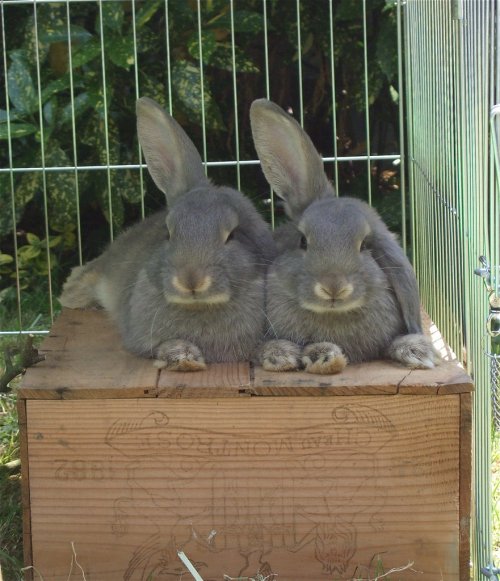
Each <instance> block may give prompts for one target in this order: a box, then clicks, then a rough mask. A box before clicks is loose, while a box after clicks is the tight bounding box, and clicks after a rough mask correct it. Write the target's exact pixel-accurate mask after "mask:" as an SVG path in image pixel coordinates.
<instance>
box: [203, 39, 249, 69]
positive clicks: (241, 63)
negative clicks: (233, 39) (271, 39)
mask: <svg viewBox="0 0 500 581" xmlns="http://www.w3.org/2000/svg"><path fill="white" fill-rule="evenodd" d="M207 62H208V64H210V65H211V66H213V67H216V68H218V69H223V70H225V71H232V70H233V52H232V48H231V45H229V44H219V45H218V47H217V50H216V51H215V52H214V53H213V54H212V55H210V57H209V58H208V59H207ZM234 68H235V69H236V72H238V73H258V72H259V68H258V67H257V65H255V64H254V63H253V62H252V61H251V60H250V59H249V58H248V57H247V56H246V55H245V53H244V52H243V51H242V50H241V49H240V48H239V47H237V46H236V47H235V56H234Z"/></svg>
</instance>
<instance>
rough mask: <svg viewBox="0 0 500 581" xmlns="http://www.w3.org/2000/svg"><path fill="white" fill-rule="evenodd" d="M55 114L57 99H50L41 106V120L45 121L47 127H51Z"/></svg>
mask: <svg viewBox="0 0 500 581" xmlns="http://www.w3.org/2000/svg"><path fill="white" fill-rule="evenodd" d="M56 113H57V97H52V99H50V101H47V102H46V103H45V105H44V106H43V118H44V119H45V121H46V123H47V125H49V126H51V127H53V126H54V124H55V121H56Z"/></svg>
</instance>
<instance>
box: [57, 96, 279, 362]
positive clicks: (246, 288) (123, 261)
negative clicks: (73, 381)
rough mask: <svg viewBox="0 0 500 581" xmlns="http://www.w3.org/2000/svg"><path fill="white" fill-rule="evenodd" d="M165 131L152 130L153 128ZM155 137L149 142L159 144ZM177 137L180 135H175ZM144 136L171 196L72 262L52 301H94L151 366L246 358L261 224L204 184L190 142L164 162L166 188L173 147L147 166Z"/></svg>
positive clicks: (258, 330)
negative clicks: (97, 252) (87, 258)
mask: <svg viewBox="0 0 500 581" xmlns="http://www.w3.org/2000/svg"><path fill="white" fill-rule="evenodd" d="M145 106H146V108H147V109H146V112H145V114H146V115H150V116H152V117H153V121H154V120H155V119H154V118H155V117H156V121H158V120H159V121H160V123H161V122H163V121H164V119H166V120H167V121H168V122H169V128H168V129H170V131H172V130H174V131H177V132H178V131H182V130H180V128H179V127H178V126H176V124H175V123H174V124H172V122H173V119H171V118H168V117H166V116H165V114H164V113H163V112H162V111H161V110H160V111H161V112H159V111H158V110H159V108H158V107H157V106H156V105H155V104H153V105H151V102H150V101H149V100H147V102H146V104H145ZM164 116H165V117H164ZM148 125H149V123H148ZM166 129H167V128H166V127H163V128H161V127H160V130H162V133H164V132H165V131H166ZM148 131H154V129H153V128H151V127H148ZM148 135H149V134H148ZM161 138H163V136H162V137H161ZM159 139H160V138H157V139H156V140H153V141H154V143H153V145H152V147H156V148H158V149H160V150H161V149H162V143H161V142H159ZM180 139H183V140H184V141H185V140H186V139H188V138H187V136H185V134H184V133H181V134H180V136H179V135H177V141H179V140H180ZM144 140H146V142H147V143H146V147H145V154H146V159H147V161H148V167H149V169H150V171H151V173H152V175H153V177H154V178H156V179H155V181H156V182H157V184H158V183H159V184H160V187H162V189H164V191H168V192H169V193H172V196H173V197H172V199H171V200H169V208H168V211H162V212H159V213H157V214H154V215H153V216H150V217H148V218H146V219H145V220H144V221H142V222H140V223H138V224H136V225H135V226H133V227H131V228H130V229H129V230H127V231H125V232H124V233H123V234H122V235H120V236H119V237H118V238H117V239H116V240H115V241H113V242H112V243H111V244H110V245H109V247H108V248H107V250H106V251H105V252H104V253H103V254H102V255H101V256H99V257H98V258H96V259H95V260H93V261H91V262H89V263H88V264H87V265H85V266H83V267H77V268H76V269H74V270H73V272H72V274H71V275H70V277H69V279H68V281H67V282H66V283H65V285H64V288H63V293H62V296H61V303H62V304H63V305H64V306H67V307H71V308H75V307H87V306H92V305H100V306H102V307H103V308H104V309H106V311H108V312H109V314H110V316H111V317H112V318H113V320H114V321H115V322H116V324H117V326H118V327H119V329H120V332H121V335H122V339H123V343H124V345H125V347H126V348H127V349H129V350H130V351H132V352H133V353H135V354H137V355H140V356H145V357H152V358H154V359H156V360H157V361H158V365H159V366H166V367H168V368H170V369H176V370H196V369H203V368H204V367H205V362H219V361H238V360H244V359H248V358H250V357H251V356H252V354H253V353H254V350H255V348H256V347H257V345H258V343H259V341H260V340H261V339H262V334H263V330H264V321H265V315H264V277H265V271H266V267H267V264H268V263H269V262H270V261H271V260H272V258H273V257H274V255H275V250H274V242H273V239H272V235H271V233H270V231H269V228H268V226H267V224H266V223H265V221H264V220H263V219H262V218H261V217H260V215H259V214H258V212H257V211H256V210H255V208H254V207H253V205H252V204H251V202H250V201H249V200H248V199H246V198H245V197H244V196H243V194H241V193H240V192H238V191H236V190H232V189H231V188H224V187H216V186H213V185H212V184H211V183H210V182H209V180H208V179H207V178H206V177H205V175H204V172H203V167H202V164H201V160H200V159H199V156H198V154H197V152H196V153H193V151H192V150H193V149H194V146H193V145H192V144H190V145H184V147H185V148H190V149H191V151H190V152H189V158H190V159H189V160H188V161H189V163H185V161H186V160H179V161H181V162H182V164H184V165H182V164H181V163H177V162H175V160H174V164H173V165H174V166H175V167H176V169H174V170H173V174H174V176H177V178H178V174H179V172H181V178H180V181H181V182H182V184H181V187H180V191H178V192H177V193H178V194H179V195H178V196H174V194H175V187H174V188H171V187H169V185H170V182H169V183H168V184H165V183H164V182H165V181H167V180H166V178H165V179H164V177H165V176H166V175H167V174H168V176H170V173H169V172H171V171H172V170H171V165H172V164H170V157H169V156H170V155H174V156H176V155H178V153H177V152H176V151H174V152H173V153H172V152H170V149H172V148H171V146H170V145H168V146H164V147H163V150H164V151H163V152H162V151H160V153H161V154H162V155H163V156H165V157H166V159H167V161H168V164H170V165H169V166H168V168H167V169H161V170H157V169H155V168H156V167H157V166H156V165H155V164H157V159H156V158H155V157H154V155H153V154H152V153H151V151H148V144H149V138H148V137H144V136H143V137H142V141H141V144H142V145H143V147H144ZM189 143H190V142H189ZM175 145H177V146H178V144H175ZM181 149H182V147H181ZM167 150H168V152H167ZM154 152H156V149H153V153H154ZM166 152H167V153H166ZM181 153H182V151H181ZM184 157H186V155H185V156H184ZM193 163H196V167H195V168H194V169H195V171H194V172H193V173H194V183H193V184H192V185H190V184H189V181H190V180H191V179H193V175H192V173H191V166H192V164H193ZM164 165H165V166H166V165H167V164H164ZM200 169H201V171H200ZM176 172H177V173H176ZM169 179H170V177H169ZM178 181H179V179H178ZM186 184H187V185H186ZM174 186H175V184H174ZM172 190H173V191H172ZM167 198H168V194H167Z"/></svg>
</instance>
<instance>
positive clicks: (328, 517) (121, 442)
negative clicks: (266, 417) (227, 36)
mask: <svg viewBox="0 0 500 581" xmlns="http://www.w3.org/2000/svg"><path fill="white" fill-rule="evenodd" d="M327 413H328V417H326V419H325V421H324V422H321V423H315V424H314V425H308V426H307V427H294V426H293V425H292V424H293V420H291V421H290V424H291V425H290V427H289V428H286V429H279V430H276V429H273V426H272V425H269V426H267V427H266V429H262V426H261V424H260V427H259V429H258V430H256V431H255V432H254V431H252V429H249V427H248V426H249V424H250V422H249V420H248V418H245V421H244V422H240V421H239V418H237V417H235V418H234V428H233V429H229V428H227V427H226V428H225V429H221V430H220V431H219V430H207V429H203V428H202V427H197V426H196V425H190V422H189V421H186V420H185V419H183V420H179V419H177V418H174V417H169V416H168V415H166V414H165V413H163V412H160V411H154V412H151V413H149V414H147V415H145V416H144V417H141V418H138V419H135V420H133V421H131V420H129V419H119V420H117V421H116V422H114V423H113V424H112V426H111V427H110V428H109V430H108V432H107V435H106V444H107V445H108V446H110V447H111V448H113V449H114V450H115V451H116V452H118V453H119V454H120V455H121V457H122V458H123V459H124V460H125V465H126V471H127V483H128V487H129V492H128V494H127V495H126V496H123V497H120V498H117V499H116V500H115V502H114V522H113V525H112V527H113V533H114V535H115V536H116V537H125V536H126V535H128V534H130V533H131V531H132V528H133V527H134V523H137V522H141V521H140V519H141V518H142V520H143V521H144V518H146V519H147V521H148V524H149V525H151V533H150V534H149V530H148V534H149V536H148V540H147V542H145V543H144V544H142V545H141V546H140V547H138V548H137V549H136V550H135V551H134V553H133V555H132V556H131V558H130V561H129V564H128V569H127V571H126V573H125V575H124V579H125V580H134V581H135V580H137V581H138V580H140V581H146V579H148V577H149V576H150V575H153V578H170V575H172V578H174V576H175V575H179V574H180V572H182V571H183V568H182V566H181V565H179V559H178V558H177V551H178V550H184V551H185V552H186V554H189V555H196V554H202V555H203V559H202V560H198V561H197V562H196V567H197V568H198V570H200V574H203V569H204V568H205V567H207V568H208V570H210V566H209V557H210V555H214V554H215V553H220V552H223V551H226V552H231V553H232V554H233V557H232V561H233V562H234V554H236V555H237V557H238V559H239V564H238V567H239V570H238V571H236V572H234V571H232V572H229V571H228V574H229V573H230V574H231V575H233V576H244V575H246V576H254V575H255V574H256V572H260V574H261V575H263V576H264V577H266V578H269V579H272V578H273V574H279V571H278V570H277V569H278V567H276V570H274V569H273V567H272V566H271V561H272V560H273V554H277V553H280V554H281V555H283V554H285V555H286V554H288V555H289V556H291V555H292V554H297V553H300V552H302V551H307V550H308V551H309V552H312V554H313V556H314V558H315V560H316V561H317V562H318V568H319V570H318V572H320V573H324V574H328V575H332V574H337V575H344V574H345V573H346V572H347V570H348V569H349V566H350V565H351V564H352V559H353V556H354V555H355V553H356V551H357V537H358V529H359V527H360V526H362V527H363V531H364V532H369V531H371V532H372V533H376V531H377V530H381V529H382V522H381V521H380V520H378V518H377V515H378V514H379V513H380V511H381V510H382V508H383V506H384V504H385V502H386V487H385V486H383V484H381V483H380V482H381V476H383V474H382V467H381V466H379V465H378V464H379V462H378V461H377V459H376V458H377V453H378V452H379V451H380V450H381V449H382V448H383V447H384V446H386V444H387V443H388V442H389V441H390V440H391V439H393V438H394V436H395V434H396V432H397V430H396V428H395V426H394V425H393V423H392V422H391V421H390V420H389V419H388V418H387V417H386V416H385V415H383V414H382V413H381V412H380V411H379V410H377V409H375V408H372V407H369V406H365V405H356V404H346V405H342V406H336V407H335V409H333V411H331V408H330V411H328V412H327ZM325 416H326V413H325ZM183 418H184V416H183ZM193 423H194V422H193ZM122 461H123V460H122ZM368 484H369V494H368V493H366V488H367V485H368ZM278 560H279V559H278ZM195 561H196V559H195Z"/></svg>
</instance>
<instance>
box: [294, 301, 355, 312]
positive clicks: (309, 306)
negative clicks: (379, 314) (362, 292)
mask: <svg viewBox="0 0 500 581" xmlns="http://www.w3.org/2000/svg"><path fill="white" fill-rule="evenodd" d="M364 304H365V300H364V298H363V297H359V298H358V299H356V300H354V301H348V302H343V303H339V302H336V303H327V304H321V303H312V302H309V301H301V302H300V306H301V307H302V308H303V309H305V310H306V311H312V312H313V313H320V314H324V313H348V312H349V311H355V310H357V309H360V308H361V307H362V306H364Z"/></svg>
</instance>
